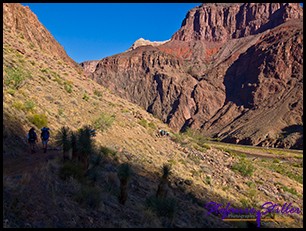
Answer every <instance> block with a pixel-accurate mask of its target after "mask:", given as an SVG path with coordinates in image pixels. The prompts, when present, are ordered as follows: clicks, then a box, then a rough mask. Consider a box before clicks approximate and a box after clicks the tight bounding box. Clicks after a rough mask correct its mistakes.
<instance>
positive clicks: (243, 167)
mask: <svg viewBox="0 0 306 231" xmlns="http://www.w3.org/2000/svg"><path fill="white" fill-rule="evenodd" d="M232 170H233V171H237V172H239V173H240V174H241V175H242V176H251V175H252V174H253V172H254V170H255V168H254V166H253V164H252V162H251V161H250V160H248V159H246V158H240V159H239V162H238V163H234V164H233V166H232Z"/></svg>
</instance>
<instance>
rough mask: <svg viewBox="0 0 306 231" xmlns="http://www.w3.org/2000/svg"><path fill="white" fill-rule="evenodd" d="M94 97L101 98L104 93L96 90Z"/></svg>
mask: <svg viewBox="0 0 306 231" xmlns="http://www.w3.org/2000/svg"><path fill="white" fill-rule="evenodd" d="M94 95H96V96H98V97H101V96H102V91H99V90H94Z"/></svg>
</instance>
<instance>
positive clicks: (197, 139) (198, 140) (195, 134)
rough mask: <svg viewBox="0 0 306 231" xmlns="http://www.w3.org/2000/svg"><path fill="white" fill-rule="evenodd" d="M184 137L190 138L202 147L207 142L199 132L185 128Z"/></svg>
mask: <svg viewBox="0 0 306 231" xmlns="http://www.w3.org/2000/svg"><path fill="white" fill-rule="evenodd" d="M184 133H185V135H186V136H188V137H190V138H192V139H193V140H194V141H195V142H196V143H197V144H198V145H202V144H203V143H204V142H206V141H207V138H206V137H204V136H203V135H202V134H201V133H200V132H199V131H197V130H193V129H191V128H187V129H186V131H185V132H184Z"/></svg>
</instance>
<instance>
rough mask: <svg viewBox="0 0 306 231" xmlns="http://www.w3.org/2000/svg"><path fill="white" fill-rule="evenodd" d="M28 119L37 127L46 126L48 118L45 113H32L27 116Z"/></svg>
mask: <svg viewBox="0 0 306 231" xmlns="http://www.w3.org/2000/svg"><path fill="white" fill-rule="evenodd" d="M28 119H29V121H30V122H31V123H32V124H34V125H35V126H36V127H37V128H42V127H47V125H48V119H47V116H46V115H45V114H34V115H31V116H29V117H28Z"/></svg>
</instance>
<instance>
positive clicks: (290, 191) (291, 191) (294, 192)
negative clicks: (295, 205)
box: [282, 185, 298, 195]
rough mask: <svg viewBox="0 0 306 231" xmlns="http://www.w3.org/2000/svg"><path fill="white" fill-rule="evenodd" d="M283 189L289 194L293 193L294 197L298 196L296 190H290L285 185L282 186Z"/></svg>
mask: <svg viewBox="0 0 306 231" xmlns="http://www.w3.org/2000/svg"><path fill="white" fill-rule="evenodd" d="M282 189H283V190H284V191H287V192H289V193H291V194H292V195H298V193H297V191H296V189H294V188H288V187H286V186H285V185H283V186H282Z"/></svg>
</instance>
